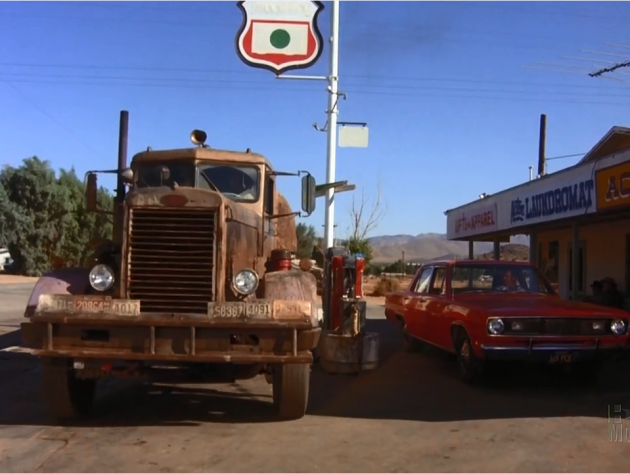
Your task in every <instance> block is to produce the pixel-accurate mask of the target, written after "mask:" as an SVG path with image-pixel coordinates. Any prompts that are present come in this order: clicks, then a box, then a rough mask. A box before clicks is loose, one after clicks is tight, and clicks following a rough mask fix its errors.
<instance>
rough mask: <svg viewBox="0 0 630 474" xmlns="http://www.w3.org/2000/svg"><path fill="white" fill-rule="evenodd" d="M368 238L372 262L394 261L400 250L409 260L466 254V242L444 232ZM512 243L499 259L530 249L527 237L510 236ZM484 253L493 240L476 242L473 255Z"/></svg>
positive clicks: (460, 256)
mask: <svg viewBox="0 0 630 474" xmlns="http://www.w3.org/2000/svg"><path fill="white" fill-rule="evenodd" d="M369 240H370V245H371V246H372V251H373V253H374V262H375V263H390V262H395V261H397V260H399V259H400V258H401V257H402V252H403V251H404V252H405V261H406V262H409V263H412V262H424V261H427V260H434V259H438V258H439V259H453V258H462V257H466V256H468V242H457V241H449V240H446V234H433V233H429V234H418V235H415V236H414V235H381V236H378V237H372V238H371V239H369ZM511 244H517V245H509V244H508V245H504V246H503V247H506V248H505V249H502V258H504V256H503V254H504V253H506V255H507V254H509V255H513V256H515V257H518V256H523V255H525V257H524V258H525V259H526V258H527V255H528V253H527V252H529V251H528V250H527V249H528V248H529V238H528V237H527V236H523V235H519V236H516V237H513V238H512V241H511ZM486 253H490V256H491V255H492V243H490V242H478V243H475V255H480V254H486ZM509 259H510V260H511V259H512V258H509Z"/></svg>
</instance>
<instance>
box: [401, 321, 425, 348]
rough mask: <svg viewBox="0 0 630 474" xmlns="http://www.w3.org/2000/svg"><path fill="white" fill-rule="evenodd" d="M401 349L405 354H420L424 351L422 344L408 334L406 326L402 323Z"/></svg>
mask: <svg viewBox="0 0 630 474" xmlns="http://www.w3.org/2000/svg"><path fill="white" fill-rule="evenodd" d="M402 334H403V347H404V349H405V352H412V353H413V352H422V351H423V350H424V343H423V342H422V341H419V340H418V339H416V338H415V337H413V336H412V335H411V334H409V329H408V328H407V325H406V324H404V323H403V330H402Z"/></svg>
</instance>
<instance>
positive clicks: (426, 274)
mask: <svg viewBox="0 0 630 474" xmlns="http://www.w3.org/2000/svg"><path fill="white" fill-rule="evenodd" d="M432 273H433V267H425V268H423V269H422V272H421V273H420V277H419V278H418V281H416V287H415V288H414V290H413V292H414V293H427V291H428V289H429V283H430V282H431V274H432Z"/></svg>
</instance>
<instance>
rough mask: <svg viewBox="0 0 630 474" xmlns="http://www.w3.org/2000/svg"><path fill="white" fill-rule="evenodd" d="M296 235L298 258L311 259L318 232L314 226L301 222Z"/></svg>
mask: <svg viewBox="0 0 630 474" xmlns="http://www.w3.org/2000/svg"><path fill="white" fill-rule="evenodd" d="M295 233H296V235H297V257H298V258H303V257H308V258H311V255H312V254H313V247H314V246H315V242H316V241H317V232H316V231H315V227H313V226H312V225H306V224H304V223H303V222H300V223H299V224H298V225H296V226H295Z"/></svg>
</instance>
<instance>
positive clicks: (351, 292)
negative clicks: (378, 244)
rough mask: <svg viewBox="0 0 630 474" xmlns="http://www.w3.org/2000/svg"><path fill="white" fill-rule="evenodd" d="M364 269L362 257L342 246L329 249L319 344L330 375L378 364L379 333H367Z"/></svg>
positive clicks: (320, 354) (322, 358)
mask: <svg viewBox="0 0 630 474" xmlns="http://www.w3.org/2000/svg"><path fill="white" fill-rule="evenodd" d="M364 270H365V259H364V258H363V256H362V255H360V254H355V255H353V254H351V253H350V251H349V250H347V249H345V248H341V247H331V248H329V249H328V250H327V252H326V259H325V263H324V282H323V285H324V292H323V295H322V296H323V301H322V302H323V310H324V321H323V328H322V329H323V330H322V336H321V338H320V343H319V357H320V363H321V366H322V368H323V369H324V370H326V371H327V372H331V373H357V372H360V371H363V370H370V369H372V368H375V367H376V364H377V363H378V334H374V333H366V332H365V322H366V315H367V304H366V301H365V300H364V299H363V297H364V295H363V272H364Z"/></svg>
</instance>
